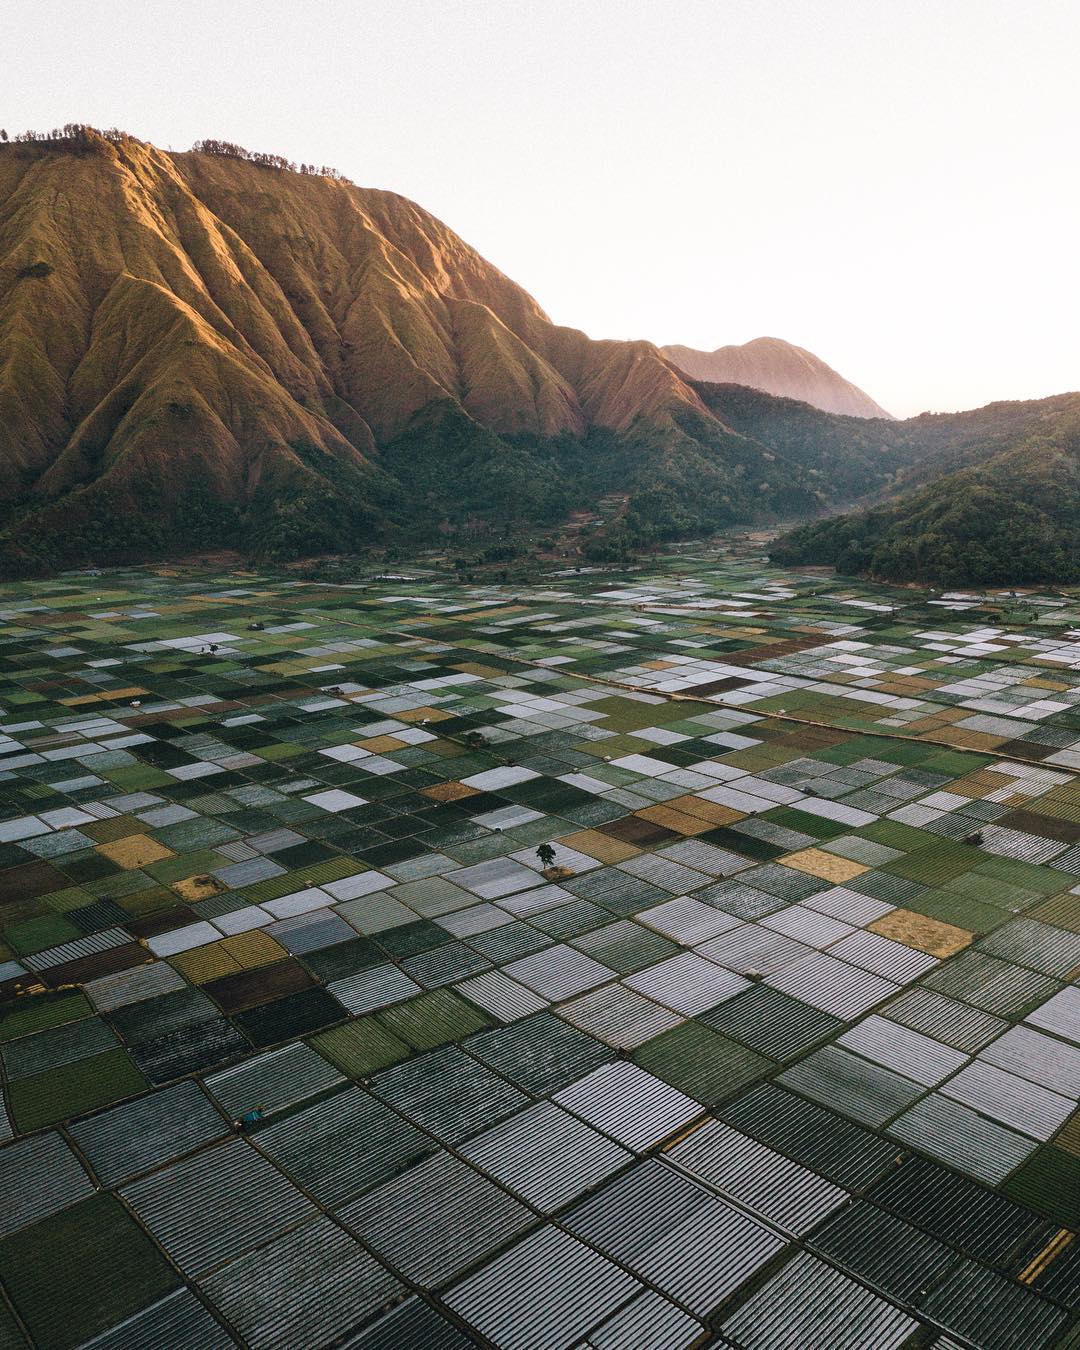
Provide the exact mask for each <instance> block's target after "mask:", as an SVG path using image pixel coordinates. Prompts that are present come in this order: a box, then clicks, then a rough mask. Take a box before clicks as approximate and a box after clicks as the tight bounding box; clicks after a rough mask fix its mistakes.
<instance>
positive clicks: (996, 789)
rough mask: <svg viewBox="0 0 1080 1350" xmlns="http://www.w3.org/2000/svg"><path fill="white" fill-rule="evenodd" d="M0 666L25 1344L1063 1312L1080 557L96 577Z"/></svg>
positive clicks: (9, 1109) (461, 1334)
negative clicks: (318, 578) (846, 566)
mask: <svg viewBox="0 0 1080 1350" xmlns="http://www.w3.org/2000/svg"><path fill="white" fill-rule="evenodd" d="M0 710H2V711H0V998H2V1002H0V1066H2V1086H3V1112H2V1113H0V1139H2V1140H3V1143H2V1144H0V1195H2V1196H3V1204H2V1205H0V1286H2V1290H3V1298H2V1300H0V1346H2V1347H3V1350H17V1348H19V1347H24V1346H26V1345H33V1346H41V1347H48V1348H50V1350H66V1348H67V1347H77V1346H93V1347H95V1350H140V1348H141V1347H167V1348H168V1350H185V1348H190V1350H207V1348H209V1347H218V1346H228V1345H234V1344H240V1345H245V1346H251V1347H257V1348H258V1350H264V1348H265V1350H270V1348H272V1347H273V1348H277V1350H296V1348H297V1347H304V1348H305V1350H306V1348H307V1347H320V1346H337V1345H349V1346H355V1347H358V1348H362V1350H398V1347H412V1346H417V1347H425V1348H427V1347H431V1350H451V1348H452V1347H463V1346H469V1345H475V1344H479V1345H486V1346H495V1347H500V1350H501V1348H503V1347H505V1350H560V1348H562V1347H567V1348H569V1347H591V1348H592V1350H682V1348H683V1347H691V1346H698V1345H715V1346H733V1347H744V1348H745V1350H789V1348H790V1350H806V1348H807V1347H811V1348H813V1347H821V1348H822V1350H888V1348H889V1347H901V1346H903V1347H930V1346H936V1347H939V1350H958V1348H959V1347H978V1348H980V1350H982V1348H983V1347H985V1348H986V1350H1040V1348H1041V1347H1052V1346H1062V1345H1065V1344H1067V1343H1069V1344H1071V1343H1072V1342H1071V1341H1070V1336H1071V1335H1072V1334H1073V1332H1072V1331H1071V1328H1072V1326H1073V1323H1072V1321H1071V1318H1072V1314H1073V1312H1074V1310H1075V1307H1076V1303H1077V1300H1078V1295H1080V1242H1077V1241H1076V1239H1075V1237H1074V1231H1073V1230H1074V1229H1075V1227H1076V1222H1077V1217H1078V1210H1080V1114H1078V1112H1077V1103H1078V1099H1080V987H1078V983H1077V981H1078V976H1080V605H1078V604H1077V601H1076V600H1075V598H1074V599H1070V598H1069V597H1068V596H1063V595H1052V594H1051V595H1044V596H1025V597H1023V598H1018V597H1012V596H1005V595H986V596H983V595H946V596H929V595H926V594H921V593H917V592H913V591H908V590H897V591H895V592H890V591H887V590H885V589H883V588H873V587H869V586H854V585H850V586H849V585H845V584H842V583H840V582H836V581H832V580H830V581H825V580H823V579H821V578H820V577H811V576H806V575H798V574H785V573H782V572H779V571H777V570H776V569H770V568H769V567H768V566H767V565H766V564H765V563H764V562H762V561H760V560H757V561H755V560H753V559H750V560H748V561H743V562H738V561H726V562H725V561H724V560H722V559H718V558H715V557H708V556H704V555H702V556H693V555H687V556H681V557H679V558H676V559H671V560H667V561H664V562H657V563H656V564H655V569H654V571H653V572H652V573H651V574H647V575H635V576H634V577H633V578H632V579H631V580H629V581H627V580H621V581H619V582H618V583H617V584H616V583H615V582H614V580H613V579H612V578H611V577H610V576H604V575H602V574H591V575H590V574H588V573H582V574H576V573H569V574H557V575H552V576H550V577H548V578H547V579H546V580H545V582H544V583H543V584H542V585H538V586H532V587H528V588H525V589H523V590H516V591H515V590H511V589H509V588H505V587H503V588H499V587H477V586H472V587H470V586H465V585H454V584H451V583H448V582H446V581H445V580H442V581H440V580H438V579H436V578H435V577H434V576H433V575H430V574H424V573H423V572H420V571H418V572H416V573H415V574H414V575H412V576H410V577H409V578H408V579H402V578H399V579H396V580H382V581H372V582H369V583H366V584H354V585H345V586H332V585H326V584H321V583H315V582H305V581H298V580H296V579H290V578H289V577H288V576H275V575H271V574H265V575H264V574H255V573H251V572H245V573H241V572H227V573H222V574H212V573H197V572H190V571H189V572H176V573H173V574H166V573H162V574H155V573H151V572H120V573H108V574H103V575H81V576H69V577H64V578H60V579H58V580H55V581H52V582H43V583H27V584H24V585H18V586H15V585H9V586H6V587H3V588H0ZM543 844H550V845H552V847H553V848H554V850H555V859H554V869H555V870H553V869H548V870H547V873H546V874H545V869H544V864H543V862H542V861H541V859H540V858H539V857H538V855H537V848H538V846H540V845H543ZM244 1116H250V1117H251V1118H250V1119H249V1121H248V1123H247V1125H246V1126H243V1127H240V1128H238V1127H237V1125H236V1122H237V1121H238V1120H240V1119H241V1118H242V1117H244Z"/></svg>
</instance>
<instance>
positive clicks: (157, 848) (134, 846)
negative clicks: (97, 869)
mask: <svg viewBox="0 0 1080 1350" xmlns="http://www.w3.org/2000/svg"><path fill="white" fill-rule="evenodd" d="M97 851H98V852H99V853H100V854H101V855H102V856H103V857H105V858H108V859H109V860H110V861H111V862H114V863H116V865H117V866H118V867H123V868H125V869H126V870H128V871H131V870H133V869H134V868H136V867H145V866H146V864H147V863H154V862H161V860H162V859H163V858H172V857H175V856H176V855H175V854H174V853H173V851H172V849H171V848H166V847H165V845H164V844H159V843H158V842H157V840H156V839H151V838H150V837H149V836H148V835H145V834H129V835H128V836H127V838H126V839H113V840H111V841H110V842H109V843H107V844H98V846H97Z"/></svg>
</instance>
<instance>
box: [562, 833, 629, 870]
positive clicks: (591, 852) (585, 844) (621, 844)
mask: <svg viewBox="0 0 1080 1350" xmlns="http://www.w3.org/2000/svg"><path fill="white" fill-rule="evenodd" d="M555 842H556V843H557V844H562V845H563V847H564V848H572V849H575V850H576V851H577V852H578V853H584V854H586V855H587V856H588V857H590V858H596V859H597V860H598V861H599V862H602V863H618V862H624V861H625V860H626V859H627V858H633V857H635V856H636V855H637V854H639V853H640V852H641V849H639V848H635V847H634V845H633V844H627V843H626V842H625V841H624V840H622V839H613V838H612V837H611V835H609V834H601V833H600V831H599V830H579V831H578V832H577V833H576V834H564V835H562V836H561V837H560V838H558V839H556V841H555Z"/></svg>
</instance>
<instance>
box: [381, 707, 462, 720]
mask: <svg viewBox="0 0 1080 1350" xmlns="http://www.w3.org/2000/svg"><path fill="white" fill-rule="evenodd" d="M394 717H395V719H396V720H397V721H398V722H445V721H446V719H447V718H448V717H453V713H448V712H445V711H444V710H443V709H442V708H406V709H405V710H404V711H403V712H396V713H395V714H394Z"/></svg>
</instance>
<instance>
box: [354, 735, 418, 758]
mask: <svg viewBox="0 0 1080 1350" xmlns="http://www.w3.org/2000/svg"><path fill="white" fill-rule="evenodd" d="M353 744H354V745H358V746H360V748H361V749H362V750H370V751H371V752H372V753H373V754H376V755H381V754H382V753H383V751H384V750H400V749H401V747H402V746H403V745H405V744H406V742H405V741H399V740H398V738H397V737H396V736H369V737H368V738H367V740H366V741H354V742H353Z"/></svg>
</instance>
